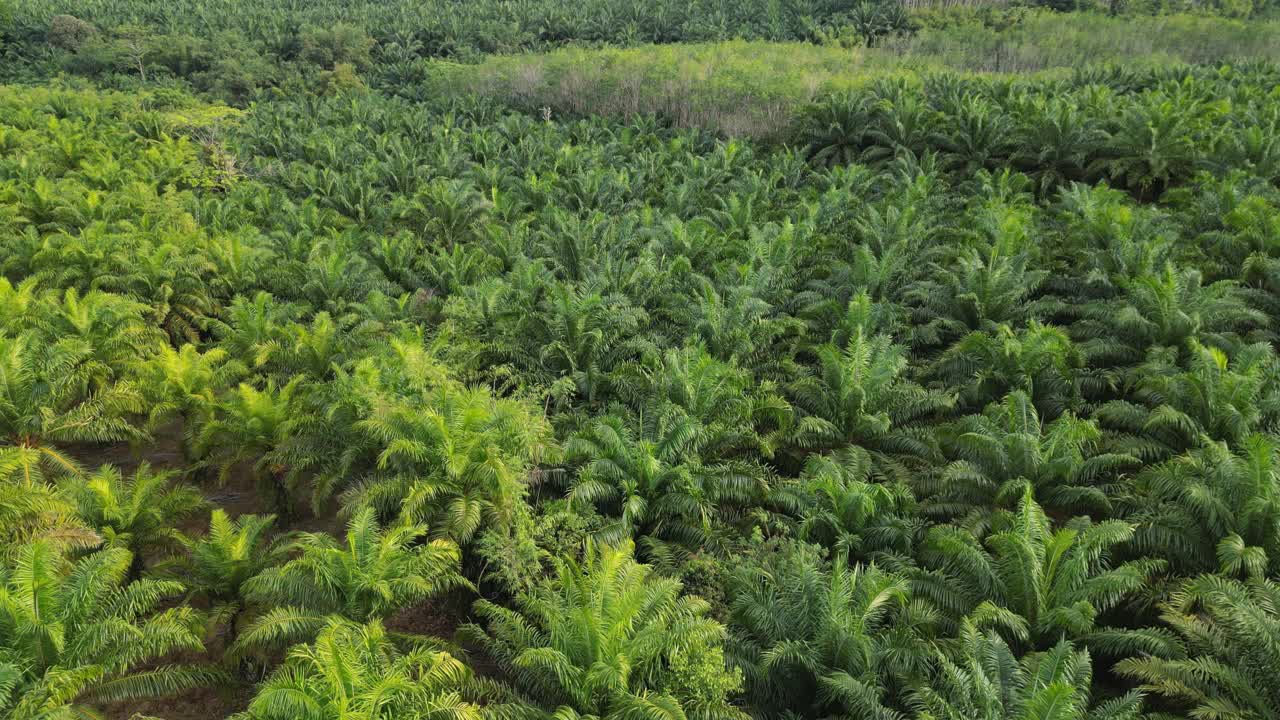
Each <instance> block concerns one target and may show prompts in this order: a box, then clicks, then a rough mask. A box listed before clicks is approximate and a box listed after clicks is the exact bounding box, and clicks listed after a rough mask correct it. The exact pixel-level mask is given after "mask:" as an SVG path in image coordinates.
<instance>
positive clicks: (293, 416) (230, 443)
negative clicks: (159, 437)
mask: <svg viewBox="0 0 1280 720" xmlns="http://www.w3.org/2000/svg"><path fill="white" fill-rule="evenodd" d="M303 380H304V378H303V377H302V376H300V375H299V376H297V377H294V378H293V379H292V380H290V381H289V382H288V383H287V384H285V385H284V386H283V387H281V386H278V385H277V384H276V383H275V381H274V380H268V381H267V383H266V385H265V386H264V387H263V388H262V389H261V390H259V389H257V388H255V387H253V386H252V385H247V384H244V383H241V384H240V386H239V387H238V388H237V389H236V391H235V392H233V393H230V394H229V395H228V396H227V397H226V398H224V399H222V401H221V402H219V403H218V405H217V407H216V408H215V410H214V412H213V414H212V416H211V417H210V418H209V420H208V421H207V422H205V423H204V424H203V425H202V426H201V427H200V429H199V431H198V433H197V434H196V442H195V447H196V452H197V453H198V454H199V455H200V456H201V457H205V458H207V461H208V462H214V463H216V464H217V465H218V467H219V478H220V479H221V480H222V481H223V482H225V481H226V478H227V477H228V476H229V475H230V474H231V472H232V470H233V469H234V468H235V466H236V465H237V464H239V463H241V462H245V461H252V462H253V472H254V475H255V477H256V479H257V480H258V485H259V487H260V488H261V489H262V492H263V494H264V495H266V496H267V497H270V498H271V501H272V502H273V503H275V505H276V508H277V510H278V511H279V512H281V513H283V514H288V513H291V512H292V509H293V500H292V497H291V495H290V491H291V489H292V488H291V487H290V475H291V472H290V471H291V469H292V468H290V467H289V466H288V465H286V464H285V463H283V462H282V461H281V458H280V450H281V448H282V447H284V446H285V445H286V444H287V443H288V442H290V441H291V440H292V439H293V437H294V430H295V428H296V427H297V425H298V423H299V422H301V417H300V414H299V412H298V410H299V407H298V406H299V404H300V402H301V401H300V397H301V395H302V392H301V389H302V387H303V385H302V383H303Z"/></svg>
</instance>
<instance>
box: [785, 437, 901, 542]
mask: <svg viewBox="0 0 1280 720" xmlns="http://www.w3.org/2000/svg"><path fill="white" fill-rule="evenodd" d="M875 468H876V466H875V462H874V460H872V458H871V455H870V453H868V452H867V451H866V450H864V449H862V448H860V447H857V446H850V447H848V448H845V449H844V450H840V451H837V452H834V453H831V454H830V455H812V456H810V458H809V461H808V462H806V463H805V467H804V472H803V473H801V475H800V479H799V482H798V483H796V484H795V486H794V488H783V489H782V490H781V492H782V493H783V494H792V493H794V494H795V495H798V496H799V497H798V498H797V499H796V500H795V504H797V505H799V506H800V508H801V510H800V513H799V514H800V526H799V531H800V532H799V535H800V539H802V540H805V541H808V542H817V543H820V544H821V545H822V546H823V547H828V548H833V549H835V551H836V552H837V553H839V554H843V555H848V556H849V557H851V558H856V559H869V558H875V559H876V560H877V561H886V562H889V563H894V562H900V561H902V560H904V559H906V558H909V557H910V554H911V551H912V549H913V548H914V546H915V541H916V539H917V538H916V535H917V534H918V533H919V531H920V530H921V524H920V523H918V522H916V521H915V520H914V519H913V517H912V516H913V515H914V514H915V511H916V503H915V498H914V497H913V496H912V494H911V489H910V488H908V487H907V486H906V485H903V484H901V483H896V482H892V481H888V482H886V481H884V480H883V478H877V477H875V475H876V472H875Z"/></svg>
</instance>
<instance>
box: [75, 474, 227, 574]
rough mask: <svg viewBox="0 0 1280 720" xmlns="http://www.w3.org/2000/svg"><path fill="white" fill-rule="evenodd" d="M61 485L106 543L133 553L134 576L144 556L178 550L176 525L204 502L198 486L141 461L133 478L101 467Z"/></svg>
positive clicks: (179, 540) (180, 543)
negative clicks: (177, 478)
mask: <svg viewBox="0 0 1280 720" xmlns="http://www.w3.org/2000/svg"><path fill="white" fill-rule="evenodd" d="M61 485H62V488H63V489H64V491H65V492H66V493H67V496H68V497H69V498H70V499H71V500H72V502H74V503H75V505H76V509H77V512H78V513H79V515H80V517H81V518H83V519H84V521H85V522H86V523H87V524H88V525H89V526H90V527H92V528H93V529H94V530H95V531H97V532H98V534H99V535H101V536H102V539H103V542H104V543H105V545H106V547H122V548H125V549H126V550H128V551H129V552H130V553H131V554H132V555H133V566H132V567H131V568H130V578H132V579H136V578H137V577H139V576H140V575H141V573H142V570H143V567H144V565H145V563H146V562H147V560H153V561H154V560H157V559H159V560H163V559H164V558H165V557H167V556H168V555H171V554H173V553H175V552H177V551H178V550H180V549H181V548H182V546H183V544H184V543H183V541H184V537H183V535H182V532H181V531H179V530H178V529H177V526H178V525H180V524H181V523H182V522H183V521H184V520H185V519H186V518H188V517H190V516H191V515H192V514H194V513H195V512H196V511H198V510H200V509H201V508H203V507H204V504H205V499H204V496H203V495H202V494H200V491H199V490H197V489H196V488H194V487H192V486H190V485H187V484H185V483H182V482H175V474H174V473H173V472H166V471H155V470H152V469H151V466H150V464H148V463H145V462H144V463H142V465H140V466H139V467H138V469H137V470H135V471H134V472H133V475H132V476H131V477H126V476H125V475H124V474H123V473H121V472H120V470H119V469H117V468H115V467H113V466H111V465H103V466H102V467H100V468H98V469H97V470H96V471H94V472H93V473H91V474H88V475H82V476H74V477H71V478H67V479H65V480H63V481H62V482H61Z"/></svg>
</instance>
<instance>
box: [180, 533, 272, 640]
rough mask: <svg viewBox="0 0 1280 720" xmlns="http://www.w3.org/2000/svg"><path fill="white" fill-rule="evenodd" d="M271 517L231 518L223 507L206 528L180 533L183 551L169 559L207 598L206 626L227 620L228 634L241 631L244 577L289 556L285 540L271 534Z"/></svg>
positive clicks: (195, 591) (246, 579)
mask: <svg viewBox="0 0 1280 720" xmlns="http://www.w3.org/2000/svg"><path fill="white" fill-rule="evenodd" d="M275 521H276V518H275V516H274V515H241V516H239V517H237V518H235V519H234V520H233V519H231V517H229V516H228V515H227V513H226V511H225V510H222V509H217V510H214V511H213V512H212V513H211V514H210V517H209V531H208V533H206V534H205V535H204V536H203V537H199V538H190V537H187V538H184V541H185V542H184V544H185V545H186V549H187V557H186V558H184V559H181V560H179V561H178V562H176V563H174V564H173V565H174V571H175V574H177V575H179V576H180V577H183V578H186V580H187V587H188V589H189V590H190V592H191V593H192V594H196V595H199V596H201V597H204V598H205V599H206V600H207V601H208V602H209V606H210V608H209V625H210V627H218V626H225V627H226V629H227V634H228V637H229V639H230V640H235V638H236V635H237V634H238V633H239V631H240V628H239V619H240V617H241V614H242V613H243V612H244V610H245V609H246V606H247V605H248V600H247V598H246V595H247V592H246V587H245V586H246V583H248V582H249V580H251V579H252V578H254V577H256V576H258V575H260V574H261V573H263V572H265V571H266V570H267V569H268V568H270V567H273V566H275V565H279V564H281V563H283V562H284V561H285V560H286V559H287V557H288V553H287V543H286V542H285V541H284V540H283V539H280V538H272V537H270V533H271V530H272V526H273V525H274V524H275Z"/></svg>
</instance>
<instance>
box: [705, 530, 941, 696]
mask: <svg viewBox="0 0 1280 720" xmlns="http://www.w3.org/2000/svg"><path fill="white" fill-rule="evenodd" d="M766 552H769V554H768V555H766V556H765V557H764V558H763V561H762V562H759V563H757V564H754V565H749V566H748V567H745V568H743V569H742V570H740V571H739V572H738V573H737V575H736V576H735V579H734V583H733V585H732V587H731V591H730V592H731V601H730V618H731V625H730V630H731V637H732V640H731V642H730V645H729V649H730V653H731V657H732V659H733V660H734V663H735V664H736V665H737V666H739V667H741V668H742V669H743V671H744V673H745V677H746V685H747V696H748V698H750V700H751V704H752V706H753V709H754V710H755V712H756V713H757V714H759V716H760V717H777V716H779V715H781V714H783V713H786V712H788V711H790V712H792V713H796V714H797V715H798V716H801V717H832V718H876V719H878V720H890V719H892V718H897V717H899V715H898V713H897V712H896V711H895V710H894V709H893V704H894V702H893V701H894V700H895V698H893V697H890V696H889V695H890V694H891V693H892V691H893V689H895V688H899V687H900V685H899V682H900V681H906V680H908V679H909V678H911V677H913V676H915V675H917V674H919V673H920V672H921V671H922V670H923V669H924V663H925V661H927V659H928V647H929V644H928V641H927V639H926V638H927V635H922V634H921V631H922V630H925V627H924V625H925V620H926V619H927V614H924V613H922V612H921V611H922V609H923V608H921V607H920V606H918V605H915V604H913V603H912V602H911V591H910V584H909V583H908V581H907V579H906V578H905V577H903V576H901V575H897V574H893V573H888V572H885V571H883V570H880V569H879V568H877V567H875V566H874V565H872V566H862V565H858V566H855V567H850V566H849V562H848V560H847V558H846V557H845V556H843V555H838V556H837V557H836V559H835V560H834V562H832V563H831V566H830V568H827V567H826V566H825V563H823V562H822V561H821V560H820V559H819V558H818V557H817V556H816V554H815V552H814V549H813V548H809V547H807V546H798V545H793V546H782V547H781V548H780V550H779V551H766Z"/></svg>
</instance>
